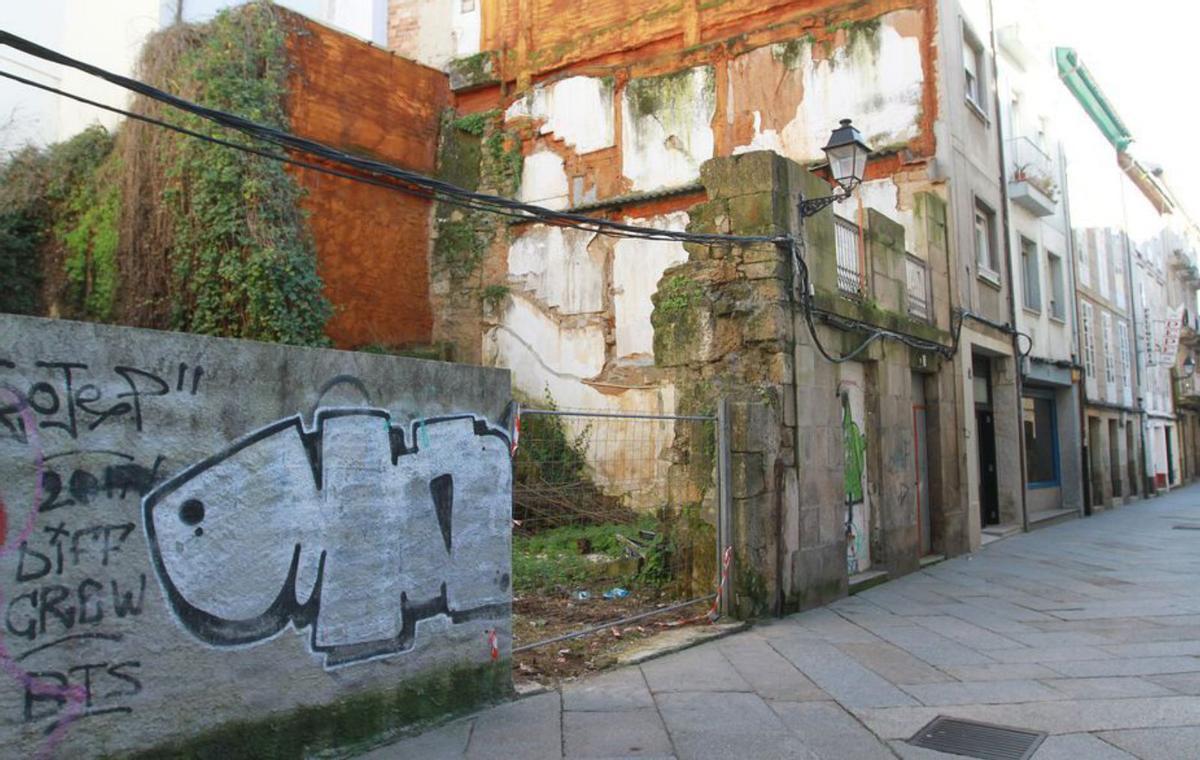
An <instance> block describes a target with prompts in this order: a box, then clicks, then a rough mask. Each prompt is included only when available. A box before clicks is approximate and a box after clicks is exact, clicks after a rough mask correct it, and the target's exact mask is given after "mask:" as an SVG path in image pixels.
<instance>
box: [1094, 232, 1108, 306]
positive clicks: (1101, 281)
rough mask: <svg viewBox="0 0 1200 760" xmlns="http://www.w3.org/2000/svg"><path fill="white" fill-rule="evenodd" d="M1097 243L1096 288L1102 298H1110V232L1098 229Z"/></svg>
mask: <svg viewBox="0 0 1200 760" xmlns="http://www.w3.org/2000/svg"><path fill="white" fill-rule="evenodd" d="M1094 240H1095V245H1096V289H1097V290H1098V291H1099V292H1100V296H1101V297H1102V298H1109V297H1110V296H1109V292H1108V233H1106V232H1104V231H1103V230H1101V231H1098V232H1097V233H1096V236H1095V238H1094Z"/></svg>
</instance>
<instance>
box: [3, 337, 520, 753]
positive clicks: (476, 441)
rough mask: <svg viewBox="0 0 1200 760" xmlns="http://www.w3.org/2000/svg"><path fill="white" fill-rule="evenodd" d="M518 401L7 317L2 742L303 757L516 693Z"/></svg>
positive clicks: (302, 354) (352, 364)
mask: <svg viewBox="0 0 1200 760" xmlns="http://www.w3.org/2000/svg"><path fill="white" fill-rule="evenodd" d="M509 397H510V391H509V381H508V373H507V372H504V371H501V370H494V369H483V368H474V367H466V366H460V365H448V364H440V363H435V362H424V361H418V360H412V359H398V358H391V357H381V356H372V355H366V354H352V353H344V352H338V351H327V350H312V349H297V348H289V347H285V346H277V345H267V344H258V343H251V342H243V341H231V340H221V339H213V338H204V337H198V336H190V335H181V334H173V333H160V332H152V331H146V330H134V329H126V328H114V327H107V326H102V325H92V324H81V323H73V322H62V321H50V320H40V319H31V318H20V317H12V316H3V317H0V484H2V485H0V518H2V519H0V541H2V544H3V548H2V549H0V588H2V589H3V604H4V614H5V627H4V630H3V640H2V647H0V659H2V660H3V665H4V668H3V670H4V673H3V675H2V676H0V737H2V738H3V742H4V744H5V746H7V747H9V751H10V752H12V753H15V754H18V755H22V756H31V755H33V754H34V753H35V752H38V751H45V750H50V751H56V752H58V753H59V754H60V755H61V756H64V757H67V756H70V757H75V756H97V755H125V754H129V753H132V752H136V751H139V750H146V749H148V748H159V749H162V748H164V747H166V746H173V747H174V750H173V751H180V752H185V751H196V752H200V753H201V754H209V755H213V756H215V755H217V754H220V755H229V756H247V757H249V756H257V757H262V756H299V755H300V754H301V753H302V751H312V750H316V749H319V748H321V747H323V746H328V745H332V744H337V743H344V742H348V741H354V740H358V739H364V738H367V737H368V736H370V735H372V734H376V733H378V732H381V731H384V730H386V729H388V728H393V727H395V726H396V725H400V724H404V723H407V722H412V721H415V720H420V719H424V718H429V717H434V716H438V715H443V714H445V713H447V712H453V711H455V710H460V709H465V708H466V707H469V706H470V705H472V704H473V703H476V702H478V701H480V700H483V699H488V698H491V697H494V696H498V695H500V694H503V693H506V691H507V689H508V688H509V684H510V675H509V669H508V664H507V660H508V655H509V651H510V646H511V643H510V600H511V591H510V569H509V562H510V541H511V533H510V531H511V527H510V525H511V524H510V518H511V502H510V498H511V491H510V488H511V465H510V455H509V437H508V430H507V427H508V420H507V415H508V413H509V412H508V410H509ZM493 632H494V634H495V639H494V642H495V648H494V649H493V645H492V641H493V639H492V638H491V637H492V634H493ZM318 709H319V710H320V712H319V713H317V712H316V710H318Z"/></svg>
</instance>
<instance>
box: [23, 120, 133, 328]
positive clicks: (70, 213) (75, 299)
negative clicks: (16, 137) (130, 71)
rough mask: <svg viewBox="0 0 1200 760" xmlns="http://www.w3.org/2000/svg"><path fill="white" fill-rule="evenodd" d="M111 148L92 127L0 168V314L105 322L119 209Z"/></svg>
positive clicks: (26, 150)
mask: <svg viewBox="0 0 1200 760" xmlns="http://www.w3.org/2000/svg"><path fill="white" fill-rule="evenodd" d="M113 145H114V139H113V136H112V135H111V134H109V133H108V132H107V131H106V130H105V129H104V128H103V127H100V126H94V127H90V128H88V129H85V130H84V131H83V132H81V133H79V134H78V135H76V136H75V137H73V138H71V139H70V140H67V141H65V142H62V143H57V144H55V145H51V146H49V147H47V148H36V147H32V146H31V147H27V148H24V149H22V150H20V151H18V152H17V153H15V154H14V155H12V156H11V157H9V158H8V160H7V161H5V162H4V164H3V166H2V167H0V311H6V312H12V313H18V314H39V313H49V314H53V315H57V316H63V317H71V318H81V319H88V318H90V319H108V318H109V316H110V314H111V307H112V298H113V292H114V289H115V285H116V276H117V272H116V241H117V219H116V215H117V210H118V205H119V202H120V193H119V188H118V186H116V185H115V176H114V175H115V165H116V162H115V159H114V157H113Z"/></svg>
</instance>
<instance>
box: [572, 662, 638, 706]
mask: <svg viewBox="0 0 1200 760" xmlns="http://www.w3.org/2000/svg"><path fill="white" fill-rule="evenodd" d="M562 698H563V709H564V710H568V711H610V712H611V711H618V710H642V709H647V708H650V709H653V708H654V698H653V697H652V696H650V687H649V686H648V685H647V684H646V678H645V677H644V676H643V675H642V671H641V670H640V669H638V668H621V669H620V670H614V671H612V672H609V673H602V674H600V675H598V676H596V677H594V678H588V679H585V680H583V681H577V682H575V683H571V684H567V685H566V686H563V689H562Z"/></svg>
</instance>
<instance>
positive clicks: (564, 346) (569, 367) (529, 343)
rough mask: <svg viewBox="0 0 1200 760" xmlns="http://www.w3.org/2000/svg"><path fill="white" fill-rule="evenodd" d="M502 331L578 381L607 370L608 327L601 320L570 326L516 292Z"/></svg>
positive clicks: (558, 372) (552, 369)
mask: <svg viewBox="0 0 1200 760" xmlns="http://www.w3.org/2000/svg"><path fill="white" fill-rule="evenodd" d="M509 300H510V301H511V304H510V305H509V307H508V308H507V309H505V311H504V316H503V318H502V320H501V322H500V327H499V329H500V331H502V332H504V333H506V334H508V335H510V336H512V337H514V338H517V340H518V341H519V342H521V343H524V344H525V346H526V347H527V348H528V350H529V351H531V352H532V353H533V354H534V355H535V356H536V357H537V361H538V363H539V364H541V365H543V366H544V367H545V368H546V370H547V371H549V372H552V373H554V374H556V375H563V376H567V377H571V378H574V379H576V380H584V379H587V378H591V377H595V376H596V375H599V374H600V372H601V370H603V369H604V327H603V325H601V324H600V323H599V322H592V323H589V324H584V325H580V326H566V325H564V324H563V323H562V322H560V321H558V320H555V319H554V318H553V317H551V316H550V315H549V314H547V313H545V312H544V311H542V310H541V309H539V308H538V307H537V304H535V303H533V302H532V301H529V300H528V299H526V298H524V297H523V296H521V295H520V294H516V293H514V294H512V296H511V297H510V299H509Z"/></svg>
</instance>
